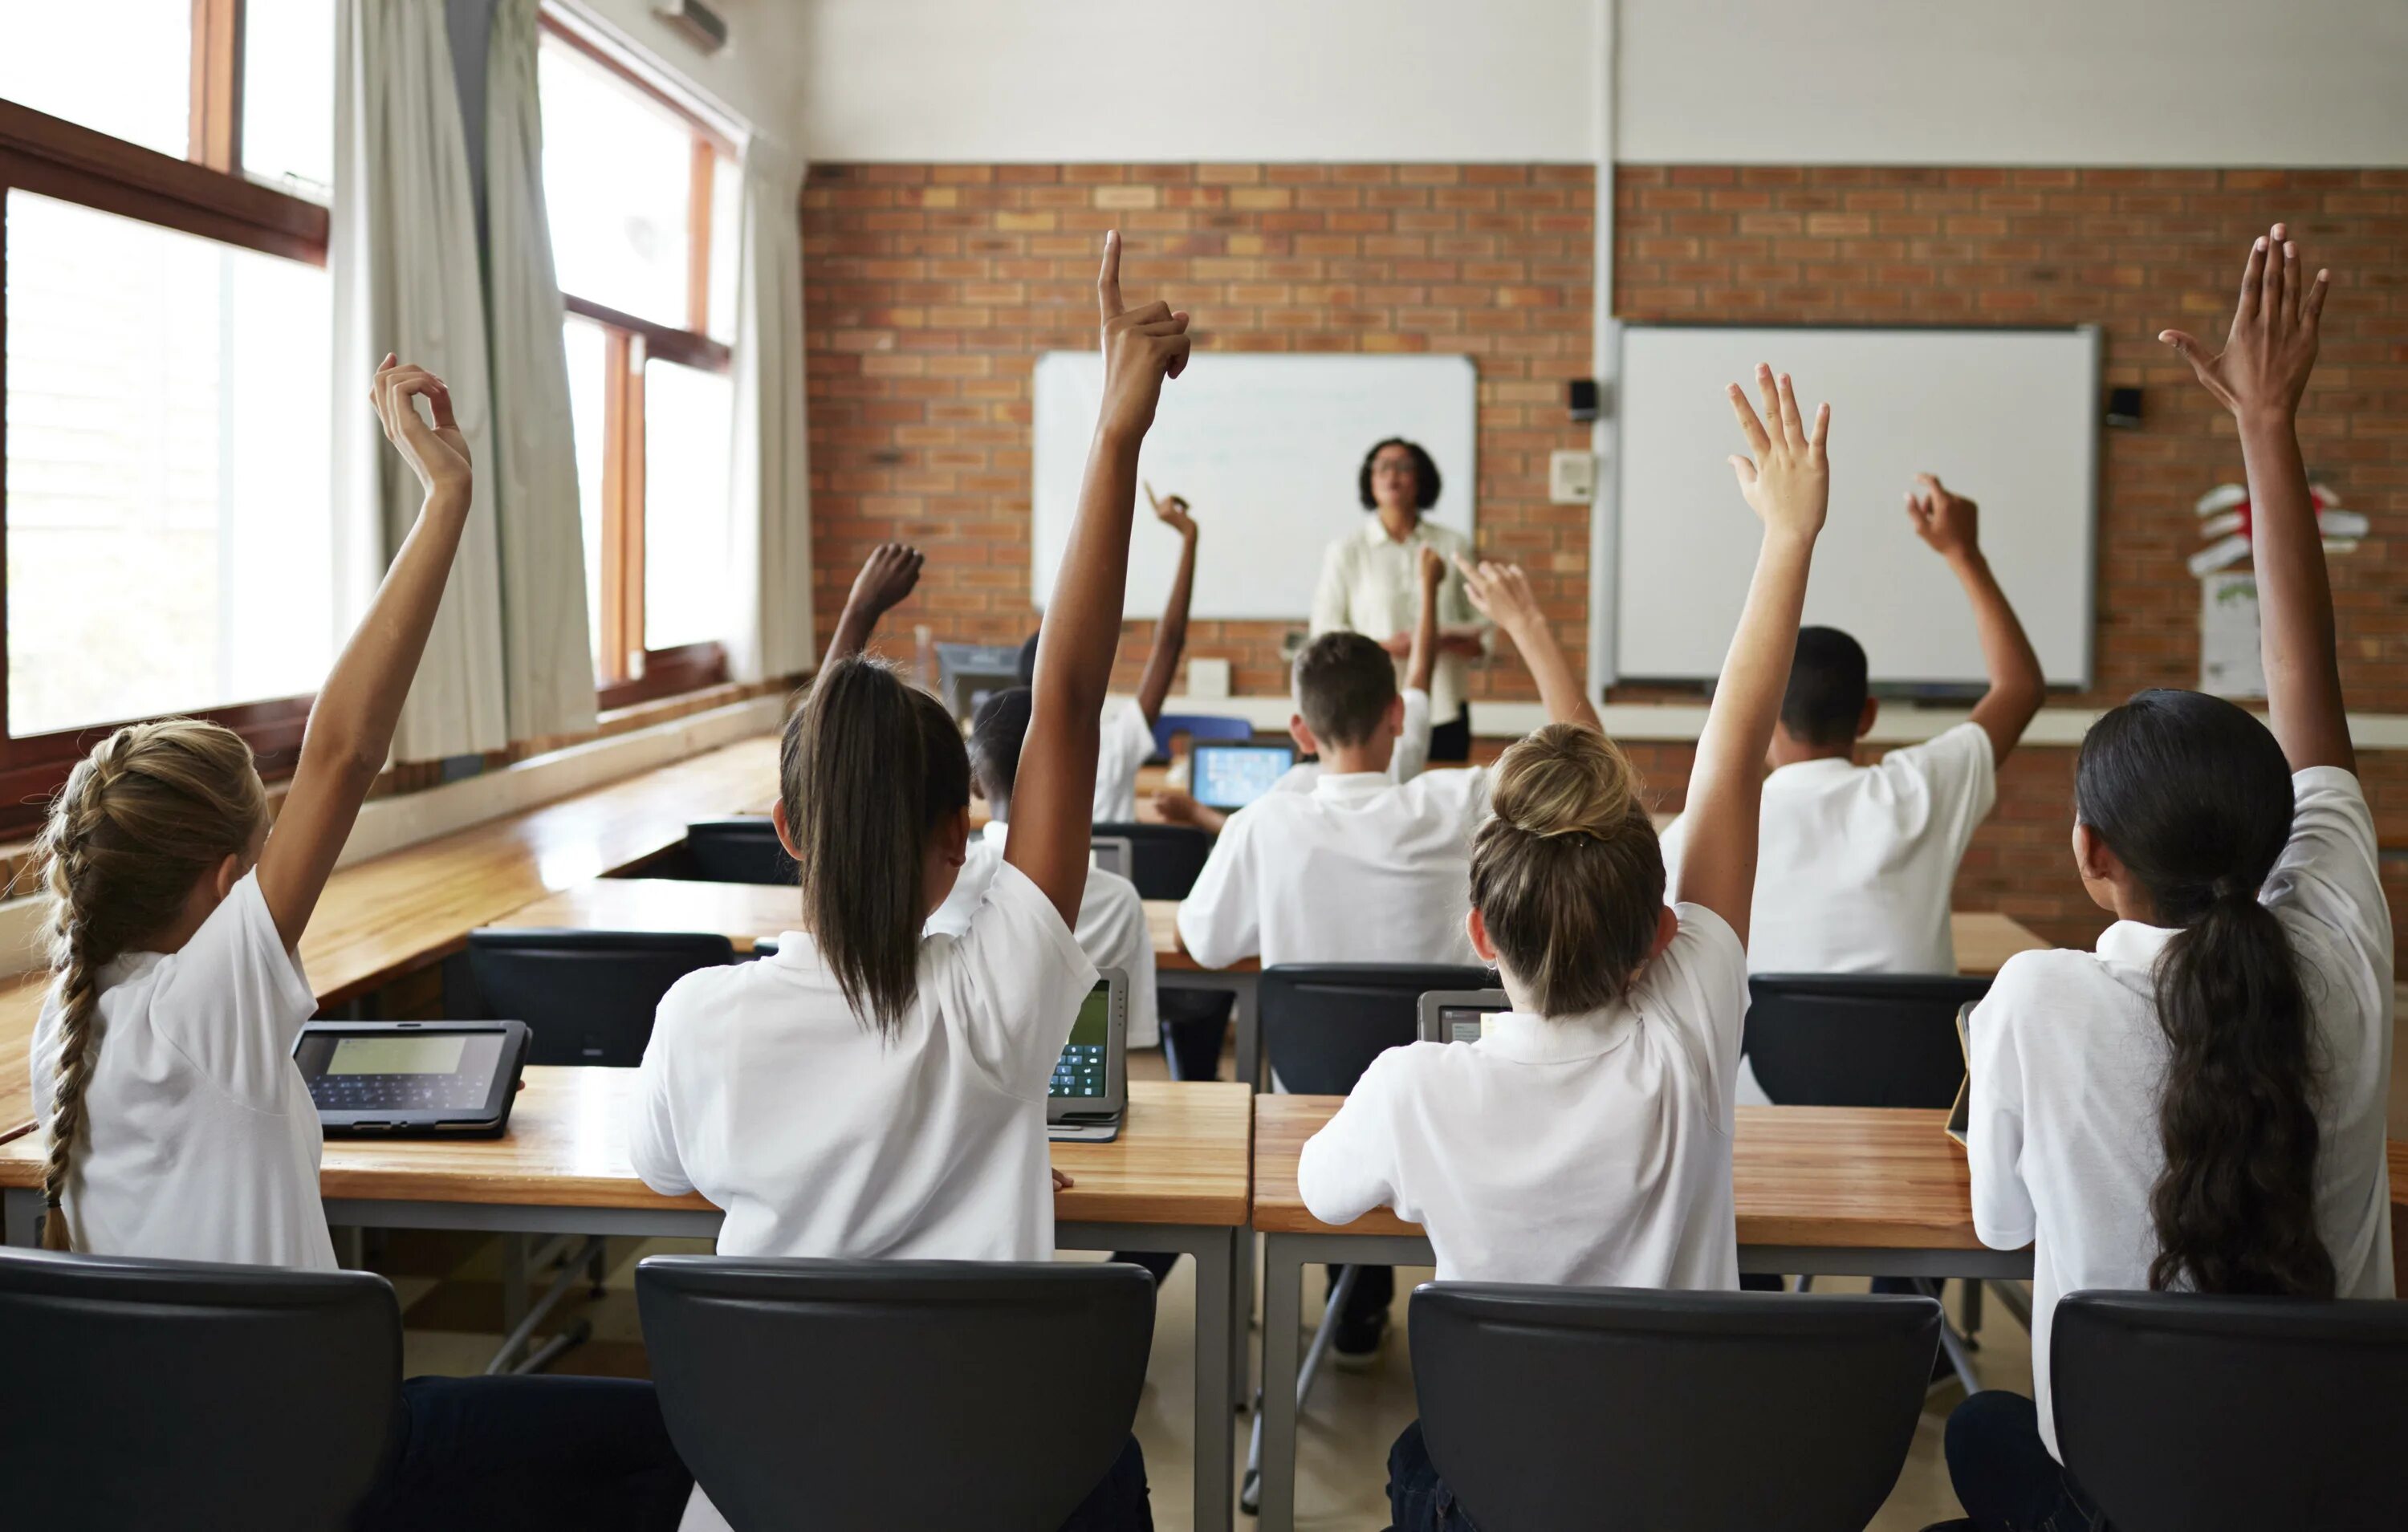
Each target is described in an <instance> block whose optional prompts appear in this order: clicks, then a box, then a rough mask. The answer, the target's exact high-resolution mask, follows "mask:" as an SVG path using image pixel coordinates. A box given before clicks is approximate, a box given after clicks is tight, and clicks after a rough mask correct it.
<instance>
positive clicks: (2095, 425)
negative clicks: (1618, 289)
mask: <svg viewBox="0 0 2408 1532" xmlns="http://www.w3.org/2000/svg"><path fill="white" fill-rule="evenodd" d="M1633 330H1813V331H1816V332H1820V333H1826V334H1834V333H1842V332H1844V333H1848V334H1865V335H1872V334H1899V333H1905V334H1914V335H1988V334H2008V335H2074V336H2083V337H2084V338H2085V339H2086V340H2087V341H2088V342H2089V346H2090V401H2091V428H2090V464H2089V471H2088V472H2087V474H2085V480H2086V482H2087V484H2088V486H2089V494H2090V504H2089V506H2088V508H2086V510H2085V514H2084V516H2083V518H2082V557H2083V563H2084V570H2085V573H2084V579H2083V588H2082V608H2083V623H2082V636H2081V655H2082V661H2081V666H2080V679H2079V680H2077V681H2074V682H2071V683H2067V682H2064V681H2052V682H2050V683H2049V686H2048V689H2049V690H2050V691H2053V692H2071V693H2080V692H2087V691H2089V690H2090V689H2091V688H2092V687H2093V686H2095V685H2097V684H2098V680H2099V510H2100V497H2101V489H2102V479H2103V473H2104V467H2105V462H2106V441H2105V437H2106V432H2107V419H2106V415H2107V408H2106V400H2107V395H2106V386H2107V346H2106V332H2105V330H2104V329H2103V328H2102V327H2101V326H2100V325H2098V324H1822V323H1813V322H1803V321H1790V322H1770V321H1756V320H1700V321H1694V322H1688V321H1679V320H1671V321H1665V322H1641V321H1635V320H1616V321H1614V322H1613V392H1612V393H1611V394H1609V395H1608V396H1607V399H1606V401H1605V402H1606V404H1607V405H1608V411H1607V415H1608V417H1609V418H1611V419H1612V421H1613V434H1614V438H1615V444H1616V447H1617V449H1618V448H1619V440H1620V436H1621V425H1622V390H1623V382H1624V379H1627V377H1628V376H1629V373H1628V369H1627V366H1626V365H1625V358H1624V354H1623V353H1624V350H1625V347H1626V345H1627V341H1628V337H1629V334H1630V332H1631V331H1633ZM1622 468H1623V465H1622V462H1621V458H1620V453H1619V451H1618V450H1617V451H1616V452H1615V454H1614V460H1613V462H1612V463H1610V464H1604V465H1600V472H1599V474H1598V508H1597V512H1596V514H1595V515H1594V516H1593V517H1592V525H1593V528H1594V534H1593V537H1592V540H1591V548H1592V551H1593V553H1597V554H1602V555H1603V557H1594V556H1593V557H1592V559H1591V561H1590V565H1589V628H1588V631H1589V673H1590V677H1591V680H1590V690H1591V691H1592V692H1594V693H1596V694H1598V696H1603V695H1604V694H1605V689H1606V688H1607V687H1608V686H1612V685H1614V684H1617V683H1620V682H1625V681H1627V682H1630V683H1632V684H1635V685H1649V686H1685V687H1695V688H1697V689H1698V690H1699V691H1704V692H1711V691H1712V690H1713V684H1714V681H1715V680H1716V679H1717V678H1716V677H1713V676H1702V677H1700V676H1626V675H1624V674H1622V673H1621V671H1620V669H1619V668H1618V666H1619V661H1620V654H1619V652H1618V646H1617V644H1616V635H1617V632H1618V629H1619V621H1618V620H1619V613H1618V612H1617V611H1616V609H1615V607H1616V601H1617V598H1618V596H1619V594H1620V589H1619V587H1620V580H1621V566H1622ZM1985 689H1986V688H1985V684H1984V683H1982V682H1979V681H1958V680H1946V681H1901V680H1878V681H1875V682H1873V683H1872V687H1871V691H1872V694H1873V695H1875V696H1881V697H1931V698H1952V697H1974V696H1979V695H1980V694H1982V693H1983V692H1984V691H1985Z"/></svg>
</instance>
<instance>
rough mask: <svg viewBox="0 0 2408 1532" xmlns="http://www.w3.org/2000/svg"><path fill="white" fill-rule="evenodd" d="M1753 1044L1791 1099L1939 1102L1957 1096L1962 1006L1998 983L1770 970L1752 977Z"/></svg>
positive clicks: (1817, 1103)
mask: <svg viewBox="0 0 2408 1532" xmlns="http://www.w3.org/2000/svg"><path fill="white" fill-rule="evenodd" d="M1747 988H1748V1007H1747V1039H1746V1043H1745V1045H1744V1046H1745V1048H1746V1050H1747V1056H1748V1059H1749V1062H1750V1064H1751V1066H1752V1067H1754V1068H1755V1070H1756V1083H1758V1084H1760V1085H1762V1086H1763V1087H1764V1094H1765V1095H1769V1096H1770V1097H1771V1098H1772V1099H1773V1100H1775V1101H1777V1102H1779V1103H1781V1104H1782V1105H1783V1106H1785V1107H1937V1108H1939V1109H1941V1110H1947V1109H1948V1108H1949V1107H1951V1106H1954V1105H1955V1104H1956V1101H1957V1086H1958V1085H1959V1084H1962V1083H1963V1082H1964V1079H1965V1052H1964V1049H1963V1047H1962V1046H1961V1045H1960V1044H1959V1043H1958V1042H1957V1009H1958V1008H1960V1007H1962V1006H1964V1005H1966V1004H1968V1003H1970V1002H1972V1001H1976V1000H1979V999H1981V998H1982V996H1984V995H1987V994H1988V993H1990V981H1988V980H1987V979H1971V978H1960V977H1958V976H1957V975H1956V974H1919V973H1913V974H1895V973H1813V974H1806V973H1762V974H1757V975H1756V976H1755V977H1753V978H1751V979H1750V980H1748V981H1747Z"/></svg>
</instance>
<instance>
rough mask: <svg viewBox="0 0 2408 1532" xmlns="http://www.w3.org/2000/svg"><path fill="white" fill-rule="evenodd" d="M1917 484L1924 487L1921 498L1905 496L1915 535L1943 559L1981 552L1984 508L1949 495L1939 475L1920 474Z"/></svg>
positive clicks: (1919, 496) (1907, 512)
mask: <svg viewBox="0 0 2408 1532" xmlns="http://www.w3.org/2000/svg"><path fill="white" fill-rule="evenodd" d="M1914 481H1915V482H1916V483H1918V484H1920V485H1922V486H1923V493H1922V494H1916V493H1915V492H1914V491H1913V490H1909V491H1907V492H1906V519H1907V520H1908V521H1909V522H1911V523H1914V535H1915V536H1916V537H1921V538H1922V539H1923V540H1924V541H1925V542H1926V543H1928V544H1929V545H1930V547H1931V551H1933V552H1935V553H1937V554H1939V555H1940V556H1941V557H1942V558H1955V557H1956V556H1957V555H1958V554H1960V553H1971V552H1973V551H1976V550H1978V549H1979V548H1980V547H1981V537H1980V535H1979V534H1980V525H1979V516H1980V513H1981V507H1979V506H1977V505H1975V504H1974V503H1973V502H1972V501H1971V500H1968V499H1967V498H1965V497H1964V496H1963V495H1961V494H1950V493H1949V491H1948V487H1947V486H1946V485H1944V484H1942V483H1941V482H1940V478H1939V476H1938V475H1937V474H1928V473H1919V474H1916V475H1915V476H1914Z"/></svg>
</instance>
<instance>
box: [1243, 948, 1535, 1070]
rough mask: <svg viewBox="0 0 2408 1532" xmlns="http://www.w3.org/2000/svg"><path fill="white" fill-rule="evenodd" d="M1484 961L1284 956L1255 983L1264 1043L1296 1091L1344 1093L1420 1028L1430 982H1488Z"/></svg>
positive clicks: (1454, 985)
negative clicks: (1299, 959)
mask: <svg viewBox="0 0 2408 1532" xmlns="http://www.w3.org/2000/svg"><path fill="white" fill-rule="evenodd" d="M1495 981H1496V975H1495V974H1494V973H1493V972H1492V971H1491V970H1489V969H1487V968H1474V967H1463V966H1458V965H1455V964H1452V963H1283V964H1280V965H1279V966H1276V967H1269V968H1265V969H1264V970H1263V976H1262V980H1261V981H1260V983H1259V985H1258V987H1257V988H1256V990H1255V1003H1256V1004H1257V1005H1258V1006H1260V1007H1261V1008H1262V1024H1263V1050H1264V1052H1265V1054H1266V1055H1267V1056H1268V1057H1269V1059H1270V1061H1271V1072H1272V1073H1273V1074H1275V1075H1277V1076H1278V1077H1279V1082H1280V1083H1281V1084H1283V1085H1284V1086H1286V1087H1287V1088H1288V1089H1289V1090H1291V1091H1294V1092H1296V1093H1297V1095H1345V1094H1346V1093H1347V1092H1348V1091H1351V1090H1353V1089H1354V1088H1355V1081H1357V1080H1360V1079H1362V1078H1363V1071H1364V1070H1366V1069H1368V1068H1369V1067H1371V1061H1372V1060H1373V1059H1375V1058H1378V1057H1379V1056H1380V1055H1381V1054H1382V1053H1384V1052H1387V1051H1388V1050H1389V1049H1391V1048H1401V1047H1403V1046H1404V1045H1405V1044H1407V1043H1410V1042H1412V1041H1414V1040H1416V1039H1417V1038H1419V1037H1420V1035H1421V998H1422V996H1423V995H1425V994H1426V993H1428V992H1429V991H1431V990H1477V989H1486V988H1487V987H1488V986H1489V985H1490V984H1492V983H1494V982H1495Z"/></svg>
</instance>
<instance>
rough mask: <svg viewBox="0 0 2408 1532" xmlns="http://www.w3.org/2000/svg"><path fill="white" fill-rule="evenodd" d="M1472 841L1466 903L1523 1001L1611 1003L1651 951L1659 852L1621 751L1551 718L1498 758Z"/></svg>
mask: <svg viewBox="0 0 2408 1532" xmlns="http://www.w3.org/2000/svg"><path fill="white" fill-rule="evenodd" d="M1489 806H1490V808H1491V809H1493V810H1494V811H1495V812H1494V817H1493V818H1491V819H1490V820H1489V821H1488V823H1485V824H1483V825H1482V826H1481V827H1480V833H1479V834H1478V835H1477V836H1476V837H1474V838H1473V839H1472V843H1471V904H1472V908H1473V909H1477V910H1479V911H1480V918H1481V920H1482V922H1483V923H1484V924H1485V925H1486V926H1487V927H1488V938H1489V940H1490V941H1492V942H1494V943H1495V944H1496V946H1497V955H1498V958H1500V959H1501V960H1502V962H1503V966H1505V967H1507V968H1509V969H1511V970H1512V974H1513V977H1514V979H1515V980H1516V981H1519V983H1520V984H1521V986H1522V988H1523V990H1524V991H1525V994H1524V995H1523V996H1522V999H1523V1003H1525V1004H1527V1005H1528V1006H1529V1007H1530V1008H1531V1009H1534V1010H1536V1011H1537V1012H1538V1013H1539V1014H1541V1015H1542V1016H1576V1015H1579V1014H1580V1013H1581V1012H1583V1011H1589V1010H1596V1009H1599V1008H1600V1007H1602V1006H1605V1005H1608V1004H1610V1003H1611V1002H1613V1001H1614V1000H1617V999H1620V998H1621V997H1622V994H1623V992H1624V991H1625V990H1626V989H1627V987H1628V986H1629V983H1630V977H1631V975H1632V974H1634V973H1636V972H1637V971H1638V969H1639V966H1640V965H1641V964H1642V963H1644V962H1646V961H1647V957H1648V954H1649V952H1651V951H1652V950H1653V949H1654V947H1655V945H1656V923H1657V920H1658V915H1657V911H1658V910H1660V909H1663V907H1664V850H1663V847H1662V846H1661V845H1659V844H1658V843H1657V842H1656V826H1655V823H1654V822H1652V821H1651V820H1649V819H1648V817H1647V809H1646V806H1645V805H1644V804H1643V803H1641V801H1640V781H1639V773H1638V771H1637V769H1636V768H1635V767H1633V766H1631V764H1630V758H1629V757H1628V756H1627V755H1625V754H1623V753H1622V750H1621V747H1619V746H1617V745H1616V744H1614V742H1613V740H1611V739H1609V738H1607V737H1605V736H1604V735H1601V734H1599V733H1598V732H1597V731H1596V730H1595V729H1592V728H1584V727H1582V726H1580V725H1578V724H1573V723H1550V724H1548V725H1547V726H1546V727H1545V728H1543V729H1541V730H1540V731H1539V732H1538V733H1536V734H1534V735H1532V736H1530V737H1528V738H1527V739H1525V740H1522V741H1521V742H1520V743H1518V744H1516V745H1514V746H1513V747H1512V749H1510V750H1508V751H1507V752H1505V753H1504V755H1503V756H1502V757H1501V758H1500V759H1499V760H1498V763H1497V767H1496V777H1495V780H1494V785H1493V786H1492V787H1491V789H1490V791H1489Z"/></svg>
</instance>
